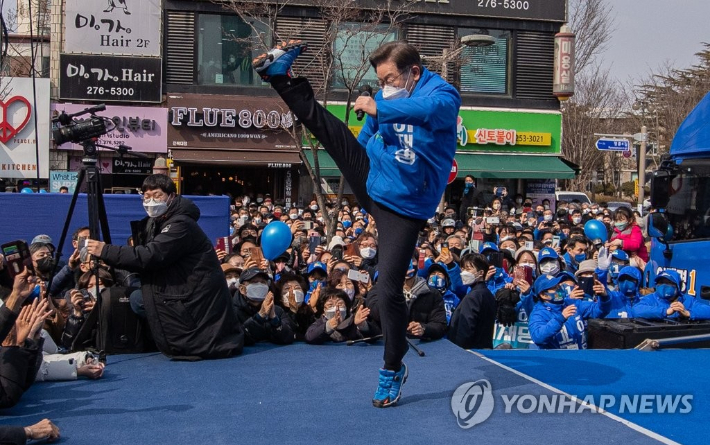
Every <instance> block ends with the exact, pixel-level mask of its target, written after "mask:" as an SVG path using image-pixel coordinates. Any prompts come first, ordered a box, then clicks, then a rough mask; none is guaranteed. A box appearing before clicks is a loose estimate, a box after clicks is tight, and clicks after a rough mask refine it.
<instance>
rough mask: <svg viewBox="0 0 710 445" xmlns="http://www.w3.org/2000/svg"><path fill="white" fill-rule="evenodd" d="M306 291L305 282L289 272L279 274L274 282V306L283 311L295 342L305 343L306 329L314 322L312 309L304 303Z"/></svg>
mask: <svg viewBox="0 0 710 445" xmlns="http://www.w3.org/2000/svg"><path fill="white" fill-rule="evenodd" d="M306 289H308V285H307V283H306V280H304V279H303V277H302V276H300V275H296V274H294V273H291V272H285V273H283V274H281V276H280V277H279V279H278V281H277V282H276V294H275V296H276V300H275V301H276V304H277V305H278V306H280V307H281V308H282V309H283V313H284V316H285V320H286V321H287V322H288V323H289V324H290V326H291V330H292V331H293V333H294V335H295V339H296V341H305V338H306V331H307V330H308V327H309V326H310V325H312V324H313V322H315V321H316V316H315V313H314V312H313V308H311V306H310V305H308V304H305V302H304V299H305V290H306Z"/></svg>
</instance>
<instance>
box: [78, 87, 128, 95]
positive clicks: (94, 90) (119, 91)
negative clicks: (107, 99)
mask: <svg viewBox="0 0 710 445" xmlns="http://www.w3.org/2000/svg"><path fill="white" fill-rule="evenodd" d="M134 93H135V91H134V90H133V88H118V87H111V88H104V87H86V94H88V95H89V96H94V95H99V96H103V95H106V94H108V95H110V96H119V97H120V96H133V94H134Z"/></svg>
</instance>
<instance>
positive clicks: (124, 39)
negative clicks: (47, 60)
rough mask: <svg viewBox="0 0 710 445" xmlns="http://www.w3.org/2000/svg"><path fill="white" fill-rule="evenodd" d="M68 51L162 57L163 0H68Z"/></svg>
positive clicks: (66, 50) (66, 20)
mask: <svg viewBox="0 0 710 445" xmlns="http://www.w3.org/2000/svg"><path fill="white" fill-rule="evenodd" d="M64 23H65V24H66V33H65V38H66V43H65V45H64V52H65V53H74V54H112V55H123V56H154V57H159V56H160V30H161V26H160V25H161V7H160V0H103V1H99V0H66V17H65V22H64Z"/></svg>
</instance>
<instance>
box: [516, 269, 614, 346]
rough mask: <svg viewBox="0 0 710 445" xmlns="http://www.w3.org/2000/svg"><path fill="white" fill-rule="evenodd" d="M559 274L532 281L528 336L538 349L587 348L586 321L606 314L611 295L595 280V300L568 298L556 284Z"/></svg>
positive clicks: (557, 283)
mask: <svg viewBox="0 0 710 445" xmlns="http://www.w3.org/2000/svg"><path fill="white" fill-rule="evenodd" d="M563 276H564V275H558V276H556V277H552V276H550V275H542V276H540V277H538V278H537V279H536V280H535V283H534V285H533V292H534V295H535V296H534V298H535V300H536V303H535V306H534V307H533V310H532V313H531V314H530V320H529V322H528V326H529V328H530V337H531V338H532V340H533V342H535V344H536V345H537V346H538V347H539V348H540V349H587V324H586V320H587V319H589V318H603V317H604V316H606V314H608V313H609V310H610V309H611V298H610V297H609V294H607V292H606V289H605V288H604V286H603V285H602V284H601V283H599V282H598V281H597V282H596V283H595V284H594V289H593V291H594V293H595V294H597V295H598V296H599V299H598V300H597V301H583V300H579V299H571V298H569V296H568V295H567V292H565V291H564V290H563V289H562V288H561V287H560V282H561V281H562V279H563Z"/></svg>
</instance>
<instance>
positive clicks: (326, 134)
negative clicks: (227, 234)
mask: <svg viewBox="0 0 710 445" xmlns="http://www.w3.org/2000/svg"><path fill="white" fill-rule="evenodd" d="M271 85H272V86H273V87H274V89H275V90H276V91H277V92H278V93H279V95H280V96H281V98H282V99H283V100H284V102H286V105H288V106H289V108H290V109H291V111H292V112H293V114H295V115H296V117H297V118H298V119H299V120H300V121H301V123H302V124H303V125H305V127H306V128H308V130H310V132H311V133H313V135H314V136H315V137H316V138H317V139H318V140H319V141H320V143H321V144H322V145H323V148H325V150H326V151H327V152H328V154H329V155H330V156H331V157H332V158H333V160H334V161H335V163H336V164H337V165H338V168H339V169H340V171H341V172H342V174H343V176H344V177H345V180H346V181H347V182H348V184H350V187H351V188H352V189H353V193H354V194H355V197H356V198H357V201H358V204H360V206H361V207H362V208H364V209H366V210H367V211H368V212H369V213H370V214H371V215H372V216H373V217H374V218H375V221H376V222H377V231H378V234H379V237H378V240H377V244H378V252H379V260H378V266H377V270H378V278H377V283H376V284H375V286H374V287H373V289H372V290H371V291H370V292H371V293H372V294H374V295H377V297H378V298H377V300H378V304H379V308H378V309H379V313H380V322H381V326H382V333H383V335H384V341H385V354H384V360H385V368H386V369H390V370H395V371H397V370H399V368H400V367H401V366H402V358H403V357H404V355H405V354H406V353H407V349H408V345H407V336H406V335H407V325H408V323H407V319H408V316H407V303H406V301H405V299H404V294H403V293H402V287H403V285H404V277H405V275H406V273H407V268H408V267H409V260H410V259H411V258H412V256H413V253H414V249H415V247H416V243H417V239H418V237H419V231H420V230H421V229H422V227H423V226H424V223H425V222H426V221H424V220H420V219H415V218H410V217H407V216H404V215H400V214H399V213H397V211H396V209H390V208H387V207H385V206H384V205H382V204H380V203H378V202H376V201H374V200H373V199H372V198H371V197H370V196H369V194H368V193H367V186H366V184H367V175H368V173H369V172H370V159H369V158H368V157H367V153H366V152H365V148H364V147H363V146H362V145H360V143H359V142H358V140H357V139H356V138H355V136H353V134H352V133H351V132H350V129H349V128H348V127H347V126H346V125H345V124H344V123H343V122H342V121H340V119H338V118H337V117H335V116H334V115H332V114H331V113H330V112H329V111H327V110H326V109H325V108H323V106H322V105H320V104H319V103H318V102H317V101H316V99H315V97H314V94H313V89H312V87H311V85H310V83H308V80H306V79H304V78H295V79H290V78H288V77H285V76H284V77H280V78H274V79H273V80H272V82H271Z"/></svg>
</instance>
